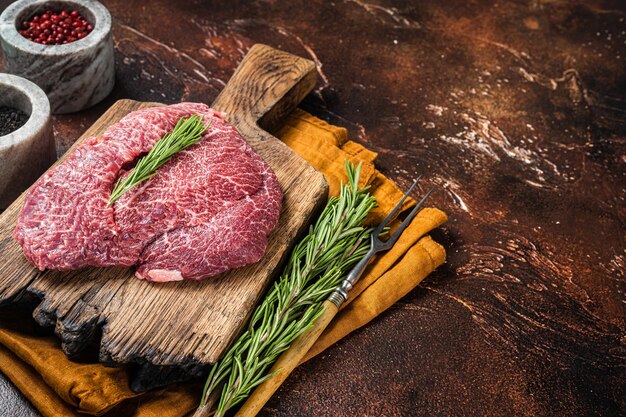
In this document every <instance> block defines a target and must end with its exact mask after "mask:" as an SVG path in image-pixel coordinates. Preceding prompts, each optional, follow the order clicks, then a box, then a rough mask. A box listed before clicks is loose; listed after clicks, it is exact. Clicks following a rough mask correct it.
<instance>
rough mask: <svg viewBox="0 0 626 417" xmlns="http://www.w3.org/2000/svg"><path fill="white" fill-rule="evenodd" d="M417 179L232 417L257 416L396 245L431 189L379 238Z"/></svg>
mask: <svg viewBox="0 0 626 417" xmlns="http://www.w3.org/2000/svg"><path fill="white" fill-rule="evenodd" d="M420 178H421V176H420V177H417V179H416V180H415V181H414V182H413V184H412V185H411V187H410V188H409V189H408V191H407V192H406V193H405V194H404V196H403V197H402V199H401V200H400V201H399V202H398V204H396V206H395V207H394V208H393V210H391V212H390V213H389V214H388V215H387V217H385V218H384V220H383V221H382V222H381V223H380V224H379V225H378V226H376V228H375V229H374V230H373V231H372V234H371V238H370V239H371V242H370V249H369V251H368V252H367V254H366V255H365V256H364V257H363V259H361V260H360V261H359V262H358V263H357V264H356V265H355V266H354V268H352V270H351V271H350V273H349V274H348V275H347V276H346V278H345V279H344V280H343V281H342V282H341V284H340V285H339V287H337V289H336V290H335V291H333V292H332V293H331V294H330V295H329V296H328V298H327V299H326V301H324V303H323V306H324V312H323V313H322V315H321V316H320V317H319V318H318V319H317V320H316V321H315V323H314V324H313V326H311V327H310V328H309V329H308V330H306V331H305V332H304V333H302V334H301V335H300V336H299V337H298V338H296V339H295V340H294V341H293V343H292V344H291V346H290V347H289V349H287V350H286V351H285V352H283V354H282V355H280V357H279V358H278V360H277V361H276V363H275V364H274V366H272V369H271V370H270V374H272V373H273V375H272V376H271V377H270V378H268V379H267V380H265V381H264V382H263V383H261V384H260V385H258V386H257V387H256V388H255V390H254V391H253V392H252V395H250V397H248V399H247V400H246V402H245V403H244V404H243V405H242V406H241V408H240V409H239V411H238V412H237V414H236V416H235V417H252V416H256V415H257V413H258V412H259V411H261V409H262V408H263V406H264V405H265V403H266V402H267V401H268V400H269V399H270V398H271V396H272V395H273V394H274V392H276V390H277V389H278V387H280V385H281V384H282V383H283V382H284V381H285V379H287V377H288V376H289V374H291V372H292V371H293V370H294V369H295V368H296V366H298V364H299V363H300V361H301V360H302V358H304V356H305V355H306V354H307V352H308V351H309V349H310V348H311V346H313V344H314V343H315V341H316V340H317V339H318V338H319V337H320V335H321V334H322V332H323V331H324V329H326V327H327V326H328V324H329V323H330V322H331V321H332V319H333V318H334V317H335V316H336V315H337V312H338V311H339V308H340V307H341V305H342V304H343V303H345V302H346V300H347V299H348V292H349V291H350V290H351V289H352V287H353V286H354V284H356V282H357V281H358V280H359V278H361V275H362V274H363V271H365V268H366V267H367V265H368V264H369V262H370V260H371V259H372V257H373V256H374V255H375V254H377V253H378V252H382V251H386V250H389V249H391V247H392V246H393V245H394V244H395V243H396V242H397V240H398V238H399V237H400V235H401V234H402V232H403V231H404V229H406V228H407V226H408V225H409V224H410V223H411V221H412V220H413V218H414V217H415V216H416V215H417V213H418V212H419V211H420V209H421V208H422V206H423V205H424V203H425V202H426V200H427V199H428V197H429V196H430V194H431V193H432V192H433V189H432V188H431V189H430V190H429V191H428V192H427V193H426V195H424V197H423V198H422V199H421V200H420V202H419V203H417V205H416V206H415V207H414V208H413V210H411V212H410V213H409V215H408V216H407V217H406V218H405V219H404V220H403V221H402V223H401V224H400V226H399V227H398V228H397V229H396V231H395V232H394V233H393V234H392V235H391V236H389V238H388V239H387V240H381V238H380V236H381V235H382V234H383V232H384V231H385V228H386V227H387V225H388V224H389V222H390V221H391V220H392V219H393V218H394V217H395V216H396V214H398V212H399V211H400V208H401V207H402V204H403V203H404V201H405V200H406V199H407V197H408V196H409V194H410V193H411V191H413V189H414V188H415V186H416V185H417V183H418V181H419V180H420Z"/></svg>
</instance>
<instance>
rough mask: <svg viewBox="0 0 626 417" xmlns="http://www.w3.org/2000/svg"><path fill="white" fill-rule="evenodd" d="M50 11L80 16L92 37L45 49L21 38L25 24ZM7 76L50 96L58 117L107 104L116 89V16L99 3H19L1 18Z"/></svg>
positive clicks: (50, 0)
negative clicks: (21, 79) (113, 23)
mask: <svg viewBox="0 0 626 417" xmlns="http://www.w3.org/2000/svg"><path fill="white" fill-rule="evenodd" d="M47 9H54V10H63V9H69V10H78V12H79V13H80V14H81V15H82V16H83V17H84V18H85V19H87V20H88V21H89V23H91V24H92V25H93V27H94V28H93V31H92V32H91V33H90V34H89V35H87V36H85V37H84V38H83V39H79V40H77V41H74V42H72V43H69V44H66V45H41V44H39V43H35V42H32V41H30V40H28V39H26V38H25V37H23V36H22V35H20V34H19V32H18V26H19V25H20V24H21V22H22V21H23V20H24V19H28V18H30V17H31V16H33V15H34V14H36V13H40V12H43V11H44V10H47ZM0 45H1V47H2V52H3V54H4V65H5V71H6V72H8V73H11V74H16V75H19V76H21V77H24V78H27V79H29V80H31V81H33V82H34V83H35V84H37V85H38V86H39V87H41V88H42V90H43V91H44V92H45V93H46V94H47V95H48V98H49V99H50V106H51V108H52V112H53V113H55V114H56V113H71V112H75V111H79V110H82V109H85V108H87V107H90V106H93V105H94V104H96V103H98V102H99V101H101V100H102V99H104V98H105V97H106V96H107V95H108V94H109V93H110V92H111V90H112V89H113V85H114V83H115V63H114V57H113V40H112V38H111V15H110V14H109V11H108V10H107V9H106V8H105V7H104V6H103V5H102V4H100V3H99V2H97V1H94V0H19V1H16V2H15V3H12V4H11V5H9V7H7V8H6V9H5V10H4V12H3V13H2V15H0Z"/></svg>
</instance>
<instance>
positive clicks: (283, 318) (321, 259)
mask: <svg viewBox="0 0 626 417" xmlns="http://www.w3.org/2000/svg"><path fill="white" fill-rule="evenodd" d="M360 169H361V165H359V166H358V167H357V168H355V167H354V166H353V165H352V164H350V163H348V162H346V170H347V173H348V184H343V185H342V187H341V192H340V195H339V197H338V198H337V197H331V198H330V199H329V201H328V203H327V205H326V207H325V209H324V211H323V212H322V214H321V215H320V217H319V218H318V220H317V222H316V223H315V225H314V226H312V227H311V228H310V230H309V234H308V235H307V236H306V237H304V239H302V241H300V243H299V244H298V245H296V247H295V248H294V249H293V252H292V254H291V257H290V258H289V261H288V263H287V265H286V267H285V269H284V272H283V274H282V275H281V277H280V279H278V281H277V282H275V283H274V285H273V287H272V288H271V290H270V291H269V293H268V294H267V295H266V297H265V299H264V300H263V301H262V303H261V304H260V305H259V306H258V307H257V308H256V310H255V311H254V314H253V315H252V319H251V320H250V323H249V325H248V328H247V330H246V331H245V332H244V333H243V334H242V335H241V336H240V337H239V339H237V341H236V342H235V343H234V344H233V346H232V347H231V348H230V349H229V350H228V352H227V353H226V355H225V356H224V358H223V359H222V360H221V361H220V362H218V363H217V364H215V366H214V367H213V368H212V370H211V373H210V374H209V377H208V379H207V382H206V384H205V387H204V392H203V394H202V401H201V403H200V407H199V408H198V410H197V411H196V414H195V415H196V416H208V415H210V412H211V408H212V406H213V404H212V403H213V402H214V401H217V398H218V396H219V402H218V403H217V411H216V412H215V416H217V417H220V416H223V415H224V413H226V411H228V410H229V409H231V408H232V407H233V406H235V405H237V404H238V403H240V402H241V401H243V400H245V399H246V398H247V397H248V396H249V395H250V394H251V392H252V390H253V389H254V387H256V386H257V385H259V384H261V383H262V382H263V381H265V380H266V379H268V378H269V377H270V376H271V374H269V369H270V368H271V366H272V365H273V364H274V362H275V361H276V360H277V358H278V356H279V355H280V354H281V353H282V352H284V351H285V350H287V349H288V348H289V345H290V344H291V343H292V342H293V341H294V339H296V338H297V337H298V336H299V335H301V334H302V333H303V332H304V331H305V330H306V329H307V328H309V327H310V326H311V325H312V324H313V322H315V320H316V319H317V318H318V317H319V316H320V315H321V313H322V312H323V307H322V303H323V302H324V301H325V300H326V298H327V297H328V296H329V295H330V293H331V292H332V291H333V290H335V288H337V286H338V285H339V284H340V283H341V281H342V279H343V278H344V277H345V275H346V274H347V273H348V272H349V271H350V269H351V268H352V266H354V264H356V263H357V262H358V261H359V260H361V259H362V258H363V256H364V255H365V254H366V253H367V251H368V249H369V236H370V233H371V229H368V228H365V227H364V226H363V221H364V220H365V218H366V217H367V215H368V213H369V212H370V210H371V209H372V208H374V207H375V206H376V200H375V198H374V197H373V196H372V195H371V194H369V193H368V192H367V189H368V188H369V187H364V188H361V189H359V188H358V181H359V174H360Z"/></svg>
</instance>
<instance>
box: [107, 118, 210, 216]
mask: <svg viewBox="0 0 626 417" xmlns="http://www.w3.org/2000/svg"><path fill="white" fill-rule="evenodd" d="M210 125H211V122H210V121H209V123H207V124H206V125H205V124H204V122H203V117H201V116H197V115H195V114H194V115H192V116H190V117H189V118H184V117H181V118H180V120H179V121H178V123H176V126H175V127H174V130H172V131H171V132H168V133H166V134H165V136H163V138H162V139H160V140H159V141H158V142H157V143H156V144H155V145H154V146H153V147H152V149H150V152H148V154H147V155H146V156H144V157H143V158H141V159H140V160H139V161H138V162H137V165H135V169H133V172H131V173H130V175H129V176H127V177H126V178H124V180H122V178H120V179H119V180H118V181H117V184H115V188H114V189H113V192H112V193H111V197H110V198H109V205H111V204H113V203H114V202H115V201H116V200H117V199H119V198H120V197H121V196H123V195H124V194H125V193H126V192H127V191H129V190H130V189H131V188H133V187H135V186H136V185H138V184H140V183H142V182H144V181H146V180H148V179H150V178H152V177H154V176H155V175H156V170H157V169H159V168H161V167H162V166H163V165H165V164H166V163H167V162H168V161H169V160H170V159H172V157H173V156H174V155H175V154H177V153H178V152H180V151H182V150H183V149H186V148H188V147H190V146H191V145H193V144H194V143H196V142H198V141H199V140H200V139H202V136H203V135H204V132H206V130H207V129H208V128H209V126H210Z"/></svg>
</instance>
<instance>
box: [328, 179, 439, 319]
mask: <svg viewBox="0 0 626 417" xmlns="http://www.w3.org/2000/svg"><path fill="white" fill-rule="evenodd" d="M420 178H421V176H419V177H417V178H416V179H415V181H413V184H412V185H411V187H409V189H408V190H407V192H406V193H405V194H404V196H403V197H402V199H401V200H400V201H399V202H398V204H396V206H395V207H394V208H393V210H391V212H390V213H389V214H388V215H387V217H385V218H384V219H383V221H382V222H381V223H380V224H379V225H378V226H376V228H375V229H374V230H373V231H372V235H371V245H370V250H369V251H368V252H367V254H366V255H365V256H364V257H363V259H361V260H360V261H359V262H358V263H357V264H356V265H355V266H354V268H352V270H351V271H350V273H349V274H348V276H347V277H346V279H344V280H343V282H342V283H341V285H340V286H339V287H338V288H337V289H336V290H335V291H333V293H332V294H331V295H330V296H329V297H328V299H329V300H330V301H332V302H333V303H335V305H336V306H337V307H339V306H340V305H341V304H343V303H344V302H345V301H346V300H347V299H348V291H350V290H351V289H352V287H353V286H354V284H355V283H356V282H357V281H358V280H359V278H360V277H361V274H363V271H364V270H365V267H366V266H367V264H368V263H369V261H370V260H371V259H372V257H373V256H374V255H375V254H377V253H378V252H382V251H386V250H388V249H391V247H392V246H393V245H394V244H395V243H396V242H397V241H398V238H399V237H400V235H401V234H402V232H404V229H406V228H407V226H408V225H409V224H410V223H411V221H412V220H413V219H414V218H415V216H417V213H418V212H419V211H420V210H421V208H422V206H423V205H424V203H425V202H426V200H427V199H428V197H429V196H430V194H431V193H432V192H433V190H434V188H431V189H430V190H429V191H428V192H427V193H426V195H424V197H422V199H421V200H420V201H419V203H417V205H416V206H415V207H414V208H413V210H411V212H410V213H409V215H408V216H406V218H405V219H404V220H403V221H402V223H401V224H400V226H398V228H397V229H396V230H395V231H394V232H393V234H392V235H391V236H389V238H388V239H387V240H381V239H380V236H381V234H382V233H383V232H384V231H385V228H386V227H387V225H388V224H389V222H390V221H391V220H392V219H394V218H395V216H396V215H397V214H398V212H399V211H400V209H401V208H402V205H403V204H404V201H405V200H406V199H407V197H408V196H409V194H410V193H411V191H413V189H414V188H415V186H416V185H417V183H418V181H419V180H420Z"/></svg>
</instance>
